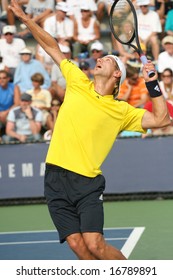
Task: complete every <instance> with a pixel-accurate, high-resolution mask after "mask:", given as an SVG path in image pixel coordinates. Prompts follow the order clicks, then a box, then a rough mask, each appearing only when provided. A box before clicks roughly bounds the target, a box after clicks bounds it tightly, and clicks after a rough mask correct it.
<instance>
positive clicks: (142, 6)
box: [139, 5, 148, 8]
mask: <svg viewBox="0 0 173 280" xmlns="http://www.w3.org/2000/svg"><path fill="white" fill-rule="evenodd" d="M139 7H144V8H146V7H148V5H140V6H139Z"/></svg>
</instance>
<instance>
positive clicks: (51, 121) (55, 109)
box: [44, 97, 61, 140]
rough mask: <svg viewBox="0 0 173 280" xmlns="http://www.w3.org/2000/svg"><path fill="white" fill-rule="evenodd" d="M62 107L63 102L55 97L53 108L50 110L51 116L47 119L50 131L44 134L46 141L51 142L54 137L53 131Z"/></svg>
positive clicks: (52, 103)
mask: <svg viewBox="0 0 173 280" xmlns="http://www.w3.org/2000/svg"><path fill="white" fill-rule="evenodd" d="M60 107H61V101H60V100H59V99H58V98H57V97H55V98H53V99H52V102H51V108H50V110H49V115H48V117H47V123H46V126H47V128H48V130H47V131H46V132H45V133H44V140H50V139H51V137H52V133H53V129H54V126H55V122H56V119H57V116H58V113H59V109H60Z"/></svg>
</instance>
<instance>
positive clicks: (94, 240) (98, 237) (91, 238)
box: [82, 232, 126, 260]
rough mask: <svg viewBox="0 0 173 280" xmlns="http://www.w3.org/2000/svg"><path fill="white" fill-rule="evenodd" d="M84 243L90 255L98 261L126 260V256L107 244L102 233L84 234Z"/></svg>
mask: <svg viewBox="0 0 173 280" xmlns="http://www.w3.org/2000/svg"><path fill="white" fill-rule="evenodd" d="M82 235H83V239H84V242H85V244H86V246H87V248H88V250H89V251H90V253H91V254H92V255H93V256H94V257H95V258H96V259H98V260H125V259H126V258H125V256H124V255H123V254H122V253H121V251H119V250H118V249H116V248H115V247H113V246H111V245H109V244H108V243H106V242H105V240H104V237H103V235H102V234H100V233H96V232H86V233H83V234H82Z"/></svg>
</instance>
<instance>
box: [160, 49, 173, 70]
mask: <svg viewBox="0 0 173 280" xmlns="http://www.w3.org/2000/svg"><path fill="white" fill-rule="evenodd" d="M166 68H170V69H171V70H172V71H173V55H170V54H169V53H168V52H167V51H164V52H162V53H160V54H159V57H158V72H159V73H162V72H163V71H164V70H165V69H166Z"/></svg>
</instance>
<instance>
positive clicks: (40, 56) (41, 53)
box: [35, 44, 54, 76]
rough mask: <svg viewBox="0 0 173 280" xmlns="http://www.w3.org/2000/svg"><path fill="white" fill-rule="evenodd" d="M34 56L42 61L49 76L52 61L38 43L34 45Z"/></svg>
mask: <svg viewBox="0 0 173 280" xmlns="http://www.w3.org/2000/svg"><path fill="white" fill-rule="evenodd" d="M35 58H36V60H38V61H40V62H41V63H42V65H43V67H44V68H45V70H46V71H47V72H48V74H49V76H50V74H51V70H52V66H53V64H54V61H53V59H52V58H51V57H50V56H49V55H48V54H47V52H45V50H44V49H43V48H42V47H41V46H40V45H39V44H37V45H36V51H35Z"/></svg>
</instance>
